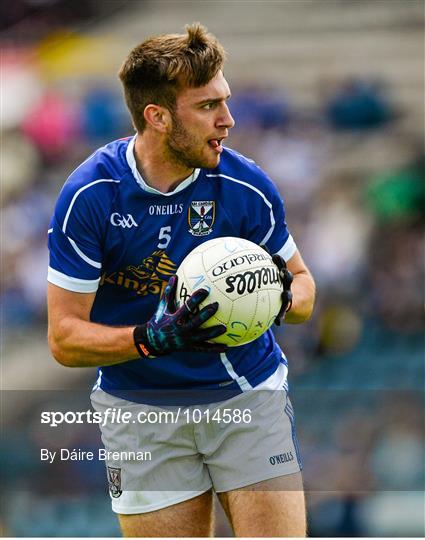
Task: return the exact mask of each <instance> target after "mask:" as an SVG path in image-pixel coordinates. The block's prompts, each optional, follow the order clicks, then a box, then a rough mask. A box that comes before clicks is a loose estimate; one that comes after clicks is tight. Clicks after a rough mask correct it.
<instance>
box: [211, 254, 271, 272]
mask: <svg viewBox="0 0 425 540" xmlns="http://www.w3.org/2000/svg"><path fill="white" fill-rule="evenodd" d="M267 258H270V257H268V256H267V255H266V254H264V255H263V254H262V253H248V254H247V255H240V256H238V257H235V258H234V259H230V260H229V261H226V262H225V263H223V264H219V265H217V266H216V267H214V268H213V270H212V275H213V276H214V277H217V276H221V275H222V274H224V273H225V272H227V271H228V270H230V269H231V268H233V267H234V266H240V265H241V264H244V263H246V262H247V263H248V264H252V263H254V262H257V261H265V260H267Z"/></svg>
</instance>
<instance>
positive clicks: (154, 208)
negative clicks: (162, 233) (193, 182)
mask: <svg viewBox="0 0 425 540" xmlns="http://www.w3.org/2000/svg"><path fill="white" fill-rule="evenodd" d="M181 213H183V203H180V204H151V205H150V206H149V215H150V216H172V215H173V214H181Z"/></svg>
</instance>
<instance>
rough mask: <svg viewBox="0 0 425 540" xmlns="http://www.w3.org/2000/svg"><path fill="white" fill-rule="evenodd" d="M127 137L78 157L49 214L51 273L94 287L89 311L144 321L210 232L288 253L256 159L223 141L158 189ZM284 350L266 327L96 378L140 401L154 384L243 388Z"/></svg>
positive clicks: (111, 321) (111, 320) (280, 214)
mask: <svg viewBox="0 0 425 540" xmlns="http://www.w3.org/2000/svg"><path fill="white" fill-rule="evenodd" d="M134 143H135V138H127V139H121V140H118V141H114V142H112V143H110V144H108V145H106V146H104V147H102V148H100V149H99V150H97V151H96V152H94V154H92V155H91V156H90V157H89V158H88V159H87V160H86V161H85V162H83V163H82V164H81V165H80V166H79V167H78V168H77V169H76V170H75V171H74V172H73V173H72V174H71V176H70V177H69V179H68V180H67V182H66V183H65V185H64V186H63V188H62V191H61V193H60V196H59V199H58V202H57V205H56V208H55V213H54V216H53V218H52V221H51V224H50V229H49V250H50V264H49V271H48V281H49V282H50V283H53V284H55V285H57V286H59V287H61V288H64V289H67V290H70V291H75V292H79V293H93V292H95V293H96V297H95V301H94V304H93V308H92V310H91V315H90V318H91V321H93V322H97V323H101V324H105V325H112V326H130V325H137V324H141V323H144V322H146V321H148V320H149V319H150V318H151V317H152V315H153V313H154V311H155V308H156V306H157V304H158V301H159V298H160V296H161V294H162V292H163V291H164V288H165V285H166V284H167V282H168V280H169V278H170V276H171V275H173V274H174V273H175V272H176V270H177V268H178V266H179V264H180V263H181V261H182V260H183V259H184V257H185V256H186V255H187V254H188V253H189V252H190V251H191V250H192V249H193V248H195V247H196V246H198V245H199V244H201V243H202V242H205V241H206V240H210V239H211V238H217V237H222V236H236V237H240V238H245V239H247V240H251V241H252V242H255V243H256V244H261V245H265V246H266V247H267V248H268V250H269V251H270V253H279V254H280V255H281V256H282V257H283V258H284V259H285V260H288V259H289V258H291V257H292V255H293V254H294V253H295V251H296V246H295V243H294V241H293V239H292V237H291V235H290V234H289V232H288V229H287V227H286V223H285V211H284V205H283V202H282V199H281V197H280V195H279V193H278V191H277V189H276V187H275V185H274V184H273V183H272V181H271V180H270V179H269V178H268V177H267V175H266V174H265V173H264V172H263V171H262V170H261V169H260V168H259V167H258V166H257V165H256V164H255V163H254V162H253V161H251V160H249V159H247V158H245V157H244V156H242V155H241V154H239V153H237V152H235V151H233V150H230V149H228V148H225V149H224V151H223V153H222V155H221V160H220V164H219V166H218V167H216V168H215V169H195V171H194V172H193V174H192V175H191V176H190V177H189V178H187V179H186V180H184V181H183V182H182V183H181V184H179V186H178V187H177V188H176V189H175V190H174V191H172V192H169V193H161V192H159V191H157V190H155V189H153V188H151V187H150V186H148V185H147V184H146V183H145V182H144V180H143V178H142V177H141V176H140V174H139V172H138V170H137V168H136V162H135V158H134ZM281 360H282V352H281V351H280V349H279V346H278V345H277V343H276V342H275V339H274V336H273V333H272V332H271V331H270V330H268V331H267V332H266V333H265V334H263V335H262V336H261V337H260V338H258V339H257V340H256V341H254V342H252V343H249V344H247V345H245V346H244V345H242V346H240V347H233V348H229V349H228V351H227V352H226V353H222V354H217V353H214V354H199V353H189V352H178V353H173V354H169V355H167V356H162V357H160V358H157V359H152V360H145V359H144V360H142V359H136V360H130V361H128V362H124V363H121V364H116V365H112V366H104V367H101V368H99V377H98V382H97V384H98V385H99V386H100V387H101V388H102V389H103V390H104V391H106V392H108V393H110V394H113V395H115V396H117V397H123V398H126V399H132V400H133V401H140V402H148V399H147V398H146V395H147V394H148V393H152V391H153V393H155V392H159V391H163V392H164V391H168V390H183V391H199V392H200V393H202V392H204V391H208V390H212V389H219V388H220V389H222V388H226V389H228V390H230V391H233V392H242V391H244V390H248V389H250V388H253V387H255V386H257V385H258V384H259V383H261V382H263V381H264V380H265V379H266V378H268V377H269V376H270V375H271V374H272V373H274V372H275V371H276V369H277V367H278V365H279V363H280V362H281ZM207 401H208V400H207ZM193 402H199V396H198V397H196V398H195V397H194V401H193Z"/></svg>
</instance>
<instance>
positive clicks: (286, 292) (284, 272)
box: [272, 254, 294, 326]
mask: <svg viewBox="0 0 425 540" xmlns="http://www.w3.org/2000/svg"><path fill="white" fill-rule="evenodd" d="M272 261H273V262H274V263H275V265H276V266H277V268H278V270H279V276H280V280H281V283H282V288H283V291H282V307H281V308H280V311H279V313H278V314H277V317H276V319H275V320H274V322H275V324H277V326H280V325H281V322H282V320H283V319H284V318H285V314H286V313H287V312H288V311H289V310H290V309H291V306H292V292H291V284H292V281H293V279H294V277H293V275H292V273H291V272H290V271H289V270H288V268H287V267H286V262H285V261H284V259H283V258H282V257H281V256H280V255H277V254H276V255H273V256H272Z"/></svg>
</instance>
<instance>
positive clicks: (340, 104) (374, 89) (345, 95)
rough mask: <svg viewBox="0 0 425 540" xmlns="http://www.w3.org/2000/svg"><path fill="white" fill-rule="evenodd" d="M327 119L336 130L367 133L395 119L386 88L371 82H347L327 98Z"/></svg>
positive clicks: (356, 80)
mask: <svg viewBox="0 0 425 540" xmlns="http://www.w3.org/2000/svg"><path fill="white" fill-rule="evenodd" d="M325 110H326V116H327V119H328V121H329V122H330V124H331V126H332V127H334V128H336V129H351V130H367V129H372V128H378V127H382V126H383V125H385V124H386V123H387V122H389V121H390V120H392V119H393V118H394V116H395V114H394V111H393V108H392V107H391V105H390V103H389V102H388V100H387V98H386V96H385V94H384V92H383V88H382V87H381V86H380V85H379V84H377V83H375V82H372V81H366V80H359V79H348V80H346V81H344V82H343V83H342V84H341V85H340V86H339V87H338V88H337V89H336V91H335V93H334V94H333V95H331V96H330V97H329V98H328V102H327V103H326V108H325Z"/></svg>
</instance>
